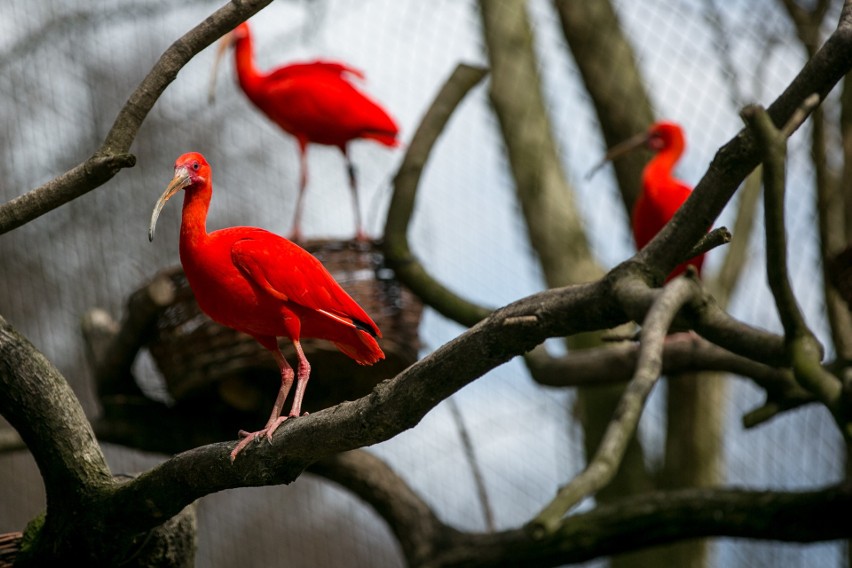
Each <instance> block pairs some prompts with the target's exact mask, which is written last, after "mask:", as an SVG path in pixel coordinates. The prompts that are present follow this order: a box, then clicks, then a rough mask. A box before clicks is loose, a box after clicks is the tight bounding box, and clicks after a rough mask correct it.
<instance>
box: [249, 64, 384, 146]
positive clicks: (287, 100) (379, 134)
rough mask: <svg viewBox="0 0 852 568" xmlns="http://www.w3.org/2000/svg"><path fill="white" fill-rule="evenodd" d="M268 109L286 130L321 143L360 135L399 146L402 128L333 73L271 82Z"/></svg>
mask: <svg viewBox="0 0 852 568" xmlns="http://www.w3.org/2000/svg"><path fill="white" fill-rule="evenodd" d="M264 97H265V99H266V104H265V111H266V112H267V114H269V115H270V116H272V117H273V120H276V122H278V123H279V124H286V125H287V127H285V130H287V131H289V132H291V133H293V134H296V135H298V134H303V135H305V136H306V137H307V138H308V140H310V141H312V142H317V143H320V144H332V145H337V146H343V145H345V144H346V142H348V141H349V140H352V139H354V138H359V137H369V138H375V139H376V140H379V141H380V142H382V143H384V144H387V145H389V146H395V145H396V144H397V143H396V140H395V137H396V134H397V132H398V131H399V127H398V126H397V125H396V123H395V122H394V120H393V119H392V118H391V117H390V116H389V115H388V113H387V112H385V111H384V109H382V108H381V107H380V106H379V105H378V104H376V103H375V102H373V101H372V100H371V99H370V98H369V97H367V96H366V95H365V94H364V93H362V92H361V91H359V90H358V89H356V88H355V87H354V86H353V85H351V84H350V83H348V82H346V81H345V80H343V79H341V78H340V77H336V76H333V75H329V74H325V75H324V74H317V75H305V76H300V77H294V78H292V79H289V80H286V81H281V82H277V83H274V84H269V85H268V88H267V90H266V91H265V93H264Z"/></svg>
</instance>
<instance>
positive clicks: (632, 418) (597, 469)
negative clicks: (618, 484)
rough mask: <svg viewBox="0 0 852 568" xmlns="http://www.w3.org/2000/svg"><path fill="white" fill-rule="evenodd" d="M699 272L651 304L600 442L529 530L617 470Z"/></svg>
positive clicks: (547, 525) (547, 522)
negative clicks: (636, 353) (670, 333)
mask: <svg viewBox="0 0 852 568" xmlns="http://www.w3.org/2000/svg"><path fill="white" fill-rule="evenodd" d="M694 278H695V275H694V272H690V276H689V277H684V278H676V279H674V280H672V281H671V282H670V283H669V284H668V285H667V286H666V287H665V288H664V289H663V292H662V293H661V294H660V295H659V296H658V297H657V299H656V301H655V302H654V304H653V305H652V306H651V309H650V310H648V315H647V317H646V318H645V320H644V322H643V325H642V334H641V337H640V340H639V343H640V348H639V359H638V361H637V362H636V371H635V373H634V374H633V378H632V379H631V381H630V383H629V384H628V385H627V388H626V389H625V391H624V393H623V394H622V397H621V400H620V401H619V403H618V406H617V407H616V409H615V415H614V416H613V418H612V420H611V421H610V423H609V426H608V427H607V430H606V433H605V434H604V436H603V439H602V440H601V443H600V446H599V447H598V450H597V452H596V453H595V456H594V458H593V459H592V460H591V461H590V462H589V464H588V465H587V466H586V469H585V470H583V472H582V473H580V475H578V476H577V477H575V478H574V479H573V480H572V481H571V482H570V483H568V485H566V486H564V487H562V488H561V489H560V490H559V492H558V493H557V495H556V498H555V499H554V500H553V501H551V502H550V503H549V504H548V505H547V506H546V507H545V508H544V509H543V510H542V511H541V512H540V513H539V514H538V515H537V516H536V517H535V518H534V519H533V520H532V521H531V523H530V530H532V531H533V534H534V536H536V537H537V538H541V537H542V536H544V535H545V534H548V533H551V532H553V531H554V530H556V528H557V527H558V526H559V521H560V519H561V518H562V517H563V516H564V515H565V513H567V512H568V511H569V510H570V509H571V508H572V507H574V506H575V505H576V504H577V503H579V502H580V501H581V500H582V499H584V498H585V497H588V496H590V495H592V494H594V493H595V492H597V491H598V490H599V489H601V488H602V487H604V486H605V485H606V484H607V483H609V481H610V480H611V479H612V478H613V477H614V476H615V473H616V471H618V467H619V465H620V464H621V459H622V457H623V456H624V452H625V450H626V449H627V443H628V442H629V441H630V439H631V438H632V437H633V435H634V434H635V432H636V427H637V426H638V425H639V418H640V416H641V415H642V410H643V408H644V407H645V401H646V400H647V398H648V395H649V394H651V389H653V388H654V385H655V384H657V380H658V379H659V378H660V371H661V370H662V367H663V358H662V352H663V345H664V343H665V339H666V334H667V333H668V330H669V327H670V326H671V324H672V322H673V321H674V318H675V315H676V314H677V312H678V311H679V310H680V309H681V308H682V307H683V305H684V304H686V303H687V302H689V301H690V300H691V299H693V298H694V297H695V296H696V295H698V294H699V292H700V290H699V289H698V287H697V286H696V285H695V282H694Z"/></svg>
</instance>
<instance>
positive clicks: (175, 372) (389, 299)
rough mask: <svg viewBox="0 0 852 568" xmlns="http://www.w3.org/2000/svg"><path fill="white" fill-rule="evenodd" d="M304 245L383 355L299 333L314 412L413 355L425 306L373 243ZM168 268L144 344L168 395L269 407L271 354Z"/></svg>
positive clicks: (366, 387)
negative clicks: (372, 325)
mask: <svg viewBox="0 0 852 568" xmlns="http://www.w3.org/2000/svg"><path fill="white" fill-rule="evenodd" d="M305 248H306V249H307V250H308V251H309V252H311V253H312V254H314V255H315V256H316V257H317V258H318V259H319V260H320V261H321V262H322V263H323V264H324V265H325V267H326V268H327V269H328V270H329V272H331V274H332V276H334V278H335V280H337V282H338V283H339V284H340V285H341V286H342V287H343V288H344V289H345V290H346V291H347V292H348V293H349V295H351V296H352V297H353V298H354V299H355V301H356V302H358V303H359V304H360V305H361V307H363V308H364V310H365V311H366V312H367V313H368V314H369V315H370V317H372V318H373V320H374V321H375V322H376V324H377V325H378V326H379V329H381V330H382V335H383V337H382V339H380V340H379V344H380V345H381V347H382V349H383V350H384V352H385V357H386V358H385V360H383V361H381V362H379V363H377V364H376V365H373V366H361V365H358V364H356V363H355V362H354V361H353V360H351V359H350V358H349V357H347V356H346V355H344V354H343V353H341V352H340V351H338V349H337V348H336V347H335V346H334V345H333V344H331V343H330V342H327V341H324V340H318V339H303V341H302V347H303V349H304V351H305V355H306V356H307V358H308V360H309V361H310V363H311V381H310V385H309V387H308V389H307V391H306V394H305V400H304V408H305V410H307V411H316V410H319V409H322V408H326V407H328V406H332V405H334V404H337V403H339V402H342V401H343V400H353V399H355V398H358V397H360V396H363V395H365V394H367V393H369V392H370V390H372V388H373V387H374V386H375V385H376V384H378V383H379V382H380V381H382V380H385V379H387V378H390V377H393V376H395V375H396V374H397V373H398V372H399V371H401V370H402V369H404V368H406V367H407V366H409V365H410V364H412V363H413V362H414V361H416V360H417V352H418V349H419V338H418V332H417V329H418V326H419V324H420V316H421V313H422V310H423V305H422V303H421V302H420V300H419V299H418V298H417V297H416V296H415V295H414V294H412V293H411V292H410V291H409V290H408V289H407V288H405V287H403V286H402V285H401V284H400V283H399V282H398V281H397V280H396V279H395V277H394V273H393V271H392V270H391V269H389V268H387V267H386V266H385V265H384V257H383V255H382V253H381V251H380V249H379V248H378V246H377V244H376V243H355V242H348V241H347V242H339V241H310V242H308V243H306V244H305ZM165 273H166V274H167V275H168V276H169V277H170V278H171V280H172V282H173V283H174V286H175V289H176V294H175V301H174V302H173V303H172V304H171V305H169V306H167V307H166V308H165V309H164V310H163V311H162V312H161V313H160V315H159V318H158V321H157V324H156V331H155V333H154V335H153V337H152V339H151V340H150V341H149V343H148V344H147V348H148V349H149V351H150V352H151V355H152V356H153V358H154V361H155V363H156V365H157V367H158V368H159V370H160V372H161V373H162V375H163V377H164V379H165V382H166V387H167V389H168V391H169V393H170V394H171V396H172V397H173V398H174V399H175V401H177V402H181V401H187V400H189V399H192V398H198V397H205V398H206V397H209V396H210V395H211V394H215V395H216V396H217V397H219V398H221V399H222V400H223V401H224V402H226V403H227V405H228V406H230V407H232V408H234V409H237V410H241V411H247V412H259V413H267V412H269V408H270V406H271V404H272V400H274V397H275V394H276V393H277V391H278V386H279V385H280V380H281V379H280V373H279V371H278V367H277V365H276V364H275V361H274V360H273V358H272V355H271V354H270V353H269V352H268V351H267V350H266V349H264V348H263V347H261V346H260V345H259V344H258V343H257V342H256V341H255V340H254V339H252V338H251V337H249V336H248V335H245V334H242V333H239V332H237V331H235V330H233V329H230V328H228V327H224V326H222V325H219V324H217V323H216V322H214V321H212V320H211V319H210V318H208V317H207V316H206V315H205V314H203V313H202V312H201V310H200V309H199V307H198V304H197V303H196V302H195V297H194V296H193V294H192V290H190V288H189V285H188V283H187V281H186V277H185V276H184V273H183V270H182V269H181V268H180V267H176V268H172V269H169V270H167V271H165ZM279 344H280V346H281V348H282V351H283V353H284V356H285V357H287V360H288V361H289V362H290V363H291V364H292V365H294V366H295V364H296V357H295V350H294V349H293V346H292V344H291V343H290V341H289V340H288V339H287V338H283V339H281V340H280V343H279ZM285 408H286V406H285Z"/></svg>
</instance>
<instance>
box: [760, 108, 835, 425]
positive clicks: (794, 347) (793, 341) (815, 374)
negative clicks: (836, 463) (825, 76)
mask: <svg viewBox="0 0 852 568" xmlns="http://www.w3.org/2000/svg"><path fill="white" fill-rule="evenodd" d="M817 102H818V99H816V97H810V98H809V99H807V100H806V101H805V103H804V104H803V106H802V108H801V110H800V111H797V112H796V113H794V114H793V116H791V118H790V120H789V121H788V123H787V124H785V125H784V127H783V128H781V129H776V128H775V127H774V125H773V124H772V122H771V121H770V119H769V116H768V115H767V113H766V112H765V111H764V110H763V109H762V108H760V107H758V106H750V107H746V109H744V110H743V118H744V120H746V122H747V123H748V124H749V126H750V127H751V128H752V129H753V130H754V131H755V134H756V135H757V137H758V139H759V140H760V143H761V145H762V147H763V148H762V149H763V174H764V177H763V185H764V200H765V205H764V211H765V223H766V257H767V262H766V269H767V279H768V280H769V287H770V289H771V290H772V295H773V296H774V298H775V304H776V306H777V308H778V314H779V316H780V318H781V323H782V324H783V326H784V335H785V337H786V340H787V343H788V345H789V357H790V361H791V363H792V366H793V372H794V374H795V376H796V378H797V379H798V380H799V382H800V383H801V384H802V386H804V387H805V388H807V389H808V390H810V391H811V392H813V393H814V395H816V396H817V398H819V399H820V401H821V402H822V403H823V404H825V405H826V407H828V409H829V410H831V412H832V414H833V415H834V417H835V419H836V420H837V422H838V425H839V426H840V429H841V431H842V432H843V435H844V436H845V437H847V439H852V425H850V423H849V422H848V421H847V416H846V412H845V411H844V409H843V408H842V405H841V402H842V401H841V394H842V384H841V382H840V380H838V379H837V377H835V376H834V375H832V374H831V373H830V372H828V371H827V370H825V369H824V368H823V367H822V365H821V364H820V362H821V360H822V354H823V353H822V346H821V345H820V344H819V342H818V341H817V339H816V337H815V336H814V334H813V332H812V331H811V330H810V329H809V328H808V325H807V323H806V322H805V318H804V315H803V314H802V311H801V309H800V308H799V305H798V303H797V302H796V298H795V296H794V294H793V289H792V287H791V286H790V280H789V276H788V271H787V237H786V230H785V226H784V186H785V184H786V176H785V171H784V170H785V165H786V157H787V136H788V135H789V134H788V133H790V132H792V131H794V130H795V129H796V127H797V124H796V122H799V121H801V120H804V117H805V116H807V115H808V114H809V112H810V108H808V107H811V108H812V107H814V106H816V104H817Z"/></svg>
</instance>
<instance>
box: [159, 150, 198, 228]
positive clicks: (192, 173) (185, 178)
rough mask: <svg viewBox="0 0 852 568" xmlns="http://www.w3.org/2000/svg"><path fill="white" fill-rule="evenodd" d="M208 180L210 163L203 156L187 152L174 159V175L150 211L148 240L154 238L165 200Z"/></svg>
mask: <svg viewBox="0 0 852 568" xmlns="http://www.w3.org/2000/svg"><path fill="white" fill-rule="evenodd" d="M209 181H210V164H208V163H207V160H205V159H204V156H202V155H201V154H199V153H198V152H189V153H186V154H184V155H183V156H181V157H180V158H178V159H177V160H176V161H175V175H174V177H173V178H172V181H170V182H169V185H168V186H167V187H166V190H165V191H164V192H163V195H161V196H160V199H158V200H157V204H156V205H155V206H154V212H153V213H151V224H150V225H149V227H148V240H149V241H153V240H154V229H155V228H156V226H157V218H158V217H159V216H160V211H162V210H163V206H165V204H166V201H168V200H169V199H171V197H172V196H173V195H174V194H175V193H177V192H178V191H180V190H182V189H186V188H191V187H199V186H201V185H205V184H207V183H208V182H209Z"/></svg>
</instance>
